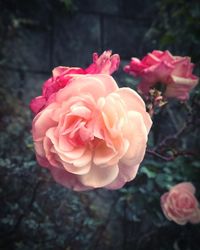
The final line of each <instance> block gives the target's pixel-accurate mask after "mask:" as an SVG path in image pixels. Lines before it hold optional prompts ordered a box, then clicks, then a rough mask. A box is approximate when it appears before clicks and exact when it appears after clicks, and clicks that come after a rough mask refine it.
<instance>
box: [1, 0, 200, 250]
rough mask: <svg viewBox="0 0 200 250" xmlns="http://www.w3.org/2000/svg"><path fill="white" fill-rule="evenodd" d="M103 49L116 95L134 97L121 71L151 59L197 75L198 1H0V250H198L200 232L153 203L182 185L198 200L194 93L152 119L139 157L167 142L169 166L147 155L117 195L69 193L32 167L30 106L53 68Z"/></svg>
mask: <svg viewBox="0 0 200 250" xmlns="http://www.w3.org/2000/svg"><path fill="white" fill-rule="evenodd" d="M108 49H111V50H112V51H113V53H118V54H120V57H121V66H120V69H119V71H118V72H116V73H115V74H114V78H115V79H116V80H117V82H118V84H119V85H120V86H129V87H131V88H135V86H136V84H137V81H136V80H135V79H133V78H132V77H130V76H128V75H127V74H125V73H123V70H122V69H123V66H124V65H125V64H127V63H128V62H129V61H130V58H131V57H139V58H141V57H143V56H144V55H145V54H146V53H148V52H151V51H152V50H153V49H161V50H166V49H169V50H170V51H171V53H172V54H173V55H181V56H185V55H188V56H191V58H192V61H193V62H194V63H195V64H196V68H195V73H196V74H197V75H199V73H200V69H199V66H200V3H199V1H198V0H190V1H187V0H177V1H173V0H160V1H153V0H152V1H148V0H143V1H141V0H96V1H92V0H82V1H81V0H54V1H53V0H29V1H26V0H0V100H1V106H0V249H9V250H10V249H16V250H18V249H23V250H30V249H37V250H40V249H41V250H45V249H49V250H51V249H52V250H55V249H60V250H77V249H88V250H93V249H96V250H104V249H105V250H106V249H115V250H117V249H124V250H129V249H130V250H146V249H154V250H198V249H199V246H200V237H199V235H200V225H190V224H188V225H186V226H179V225H176V224H175V223H173V222H169V221H167V219H166V218H165V217H164V216H163V213H162V211H161V208H160V201H159V199H160V196H161V195H162V194H163V193H164V192H166V191H167V190H168V188H169V187H170V186H172V185H174V184H177V183H178V182H182V181H191V182H192V183H193V184H194V185H195V187H196V188H197V197H198V198H199V200H200V182H199V181H200V160H199V156H200V154H199V153H200V152H199V148H200V140H199V139H200V136H199V135H200V133H199V132H200V129H199V128H200V126H199V125H200V120H199V108H200V91H199V88H198V87H197V88H196V89H195V91H193V93H192V95H191V99H190V102H189V104H188V105H189V106H187V107H186V106H184V105H182V104H181V103H179V102H174V103H173V104H171V105H169V106H168V107H167V108H166V109H164V110H162V112H159V114H157V115H156V116H155V117H154V127H153V129H152V132H151V135H150V139H149V146H148V147H149V148H151V147H153V146H155V144H158V143H159V142H160V141H161V140H162V139H163V138H164V137H165V136H171V135H174V134H175V135H176V136H175V137H172V138H171V140H170V141H169V144H168V145H167V147H168V148H165V152H166V150H167V153H168V155H169V154H170V153H171V154H172V155H173V157H171V160H165V159H161V158H159V157H156V156H152V155H148V154H147V156H146V158H145V160H144V161H143V164H142V166H141V168H140V171H139V174H138V176H137V177H136V179H135V180H134V181H132V182H130V183H128V184H127V185H126V186H125V187H124V188H122V189H120V190H117V191H109V190H103V189H97V190H93V191H88V192H73V191H71V190H68V189H66V188H63V187H62V186H60V185H59V184H57V183H55V182H54V180H53V179H52V178H51V176H50V174H49V172H48V171H47V170H45V169H43V168H41V167H39V166H38V165H37V163H36V160H35V155H34V149H33V144H32V137H31V132H30V131H31V121H32V114H31V112H30V110H29V107H28V105H29V102H30V100H31V99H32V98H33V97H35V96H37V95H40V93H41V86H42V84H43V82H44V81H45V80H46V79H48V78H49V77H50V76H51V70H52V69H53V68H54V67H56V66H59V65H65V66H77V67H83V68H85V67H87V66H88V65H89V64H90V63H91V62H92V53H93V52H98V53H99V54H101V53H102V52H103V51H104V50H108ZM188 107H189V109H188ZM166 121H167V122H166ZM183 124H186V129H185V130H184V133H179V131H180V130H181V128H182V125H183ZM180 149H183V150H185V151H187V150H188V149H189V150H190V152H192V153H190V154H188V155H179V154H175V153H174V152H178V150H180Z"/></svg>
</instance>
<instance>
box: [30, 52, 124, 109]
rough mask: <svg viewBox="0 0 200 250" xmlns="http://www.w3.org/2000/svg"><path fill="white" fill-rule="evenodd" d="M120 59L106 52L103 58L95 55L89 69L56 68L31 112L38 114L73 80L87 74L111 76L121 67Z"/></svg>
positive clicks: (32, 105) (32, 102)
mask: <svg viewBox="0 0 200 250" xmlns="http://www.w3.org/2000/svg"><path fill="white" fill-rule="evenodd" d="M119 63H120V58H119V55H118V54H114V55H112V51H111V50H108V51H105V52H104V53H103V54H102V55H101V56H98V54H97V53H94V54H93V63H92V64H91V65H90V66H89V67H88V68H87V69H82V68H77V67H62V66H59V67H57V68H55V69H54V70H53V72H52V74H53V76H52V77H51V78H49V79H48V80H47V81H46V82H45V83H44V85H43V88H42V95H41V96H38V97H36V98H34V99H33V100H32V101H31V103H30V108H31V110H32V111H33V112H34V113H35V114H37V113H38V112H39V111H41V110H42V109H43V108H44V107H46V106H47V105H48V104H49V103H51V102H52V100H53V99H54V95H55V93H56V92H57V91H58V90H59V89H61V88H64V87H65V86H66V85H67V84H68V83H69V81H70V80H71V79H72V78H75V77H79V76H80V75H85V74H109V75H111V74H112V73H113V72H114V71H116V70H117V69H118V67H119Z"/></svg>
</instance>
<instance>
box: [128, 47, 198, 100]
mask: <svg viewBox="0 0 200 250" xmlns="http://www.w3.org/2000/svg"><path fill="white" fill-rule="evenodd" d="M193 67H194V64H193V63H191V60H190V57H181V56H172V54H171V53H170V52H169V51H168V50H166V51H164V52H163V51H159V50H154V51H153V52H152V53H148V54H147V55H146V56H145V57H144V58H143V59H142V60H141V61H140V60H139V59H138V58H134V57H133V58H132V59H131V62H130V64H129V65H126V66H125V67H124V70H125V72H127V73H129V74H132V75H133V76H136V77H141V82H140V83H139V85H138V90H139V91H140V92H141V93H143V94H145V95H146V94H148V92H149V90H150V88H151V87H153V86H154V85H155V84H156V83H162V84H165V85H166V91H165V96H166V97H175V98H177V99H180V100H187V99H188V98H189V92H190V91H191V90H192V89H193V88H194V87H195V86H196V85H197V83H198V77H197V76H195V75H193V74H192V71H193Z"/></svg>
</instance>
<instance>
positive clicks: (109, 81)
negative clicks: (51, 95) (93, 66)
mask: <svg viewBox="0 0 200 250" xmlns="http://www.w3.org/2000/svg"><path fill="white" fill-rule="evenodd" d="M117 89H118V86H117V84H116V82H115V80H114V79H113V78H112V77H111V76H109V75H86V76H81V77H79V78H76V80H74V81H73V83H71V84H70V85H68V86H67V87H65V88H63V89H61V90H60V91H59V92H57V94H56V101H57V102H60V103H62V102H63V101H65V100H68V98H70V97H72V96H74V95H81V94H88V93H89V94H90V95H91V96H93V98H94V99H95V100H98V98H100V97H102V96H106V95H107V94H109V93H111V92H113V91H115V90H117Z"/></svg>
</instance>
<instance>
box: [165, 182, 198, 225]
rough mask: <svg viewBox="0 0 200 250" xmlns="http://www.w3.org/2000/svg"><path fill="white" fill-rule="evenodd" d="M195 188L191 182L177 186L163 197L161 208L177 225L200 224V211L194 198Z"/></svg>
mask: <svg viewBox="0 0 200 250" xmlns="http://www.w3.org/2000/svg"><path fill="white" fill-rule="evenodd" d="M194 194H195V187H194V186H193V185H192V184H191V183H189V182H182V183H180V184H178V185H175V186H174V187H172V188H171V189H170V191H169V192H168V193H165V194H163V195H162V196H161V207H162V210H163V212H164V214H165V216H166V217H167V218H168V219H169V220H173V221H174V222H176V223H177V224H180V225H185V224H186V223H187V222H190V223H194V224H195V223H200V209H199V204H198V201H197V199H196V198H195V196H194Z"/></svg>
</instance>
